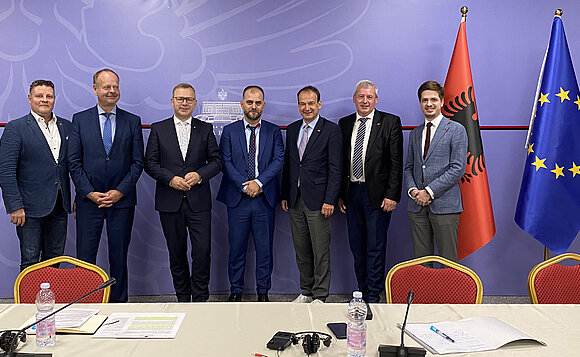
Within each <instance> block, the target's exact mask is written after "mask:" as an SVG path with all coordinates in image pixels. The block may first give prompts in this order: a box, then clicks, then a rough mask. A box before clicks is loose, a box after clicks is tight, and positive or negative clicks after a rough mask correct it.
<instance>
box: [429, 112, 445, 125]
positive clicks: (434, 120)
mask: <svg viewBox="0 0 580 357" xmlns="http://www.w3.org/2000/svg"><path fill="white" fill-rule="evenodd" d="M441 119H443V114H439V116H438V117H437V118H435V119H433V120H431V122H430V123H431V124H433V126H434V127H435V128H436V127H438V126H439V123H441ZM427 123H429V121H428V120H427V118H425V126H427Z"/></svg>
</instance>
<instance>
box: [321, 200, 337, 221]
mask: <svg viewBox="0 0 580 357" xmlns="http://www.w3.org/2000/svg"><path fill="white" fill-rule="evenodd" d="M320 213H322V215H323V216H324V218H329V217H330V216H332V214H333V213H334V206H333V205H329V204H328V203H323V204H322V209H321V210H320Z"/></svg>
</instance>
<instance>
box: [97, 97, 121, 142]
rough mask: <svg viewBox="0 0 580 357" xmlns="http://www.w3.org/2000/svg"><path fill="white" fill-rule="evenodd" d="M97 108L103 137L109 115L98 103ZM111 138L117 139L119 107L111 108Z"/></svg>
mask: <svg viewBox="0 0 580 357" xmlns="http://www.w3.org/2000/svg"><path fill="white" fill-rule="evenodd" d="M97 110H98V111H99V124H100V125H101V138H102V137H103V130H104V128H105V122H106V121H107V117H106V116H105V115H104V114H105V113H106V111H104V110H103V108H101V107H100V106H99V105H97ZM109 118H111V134H112V135H111V139H112V141H113V142H114V141H115V130H116V129H117V107H115V108H113V110H111V115H110V116H109Z"/></svg>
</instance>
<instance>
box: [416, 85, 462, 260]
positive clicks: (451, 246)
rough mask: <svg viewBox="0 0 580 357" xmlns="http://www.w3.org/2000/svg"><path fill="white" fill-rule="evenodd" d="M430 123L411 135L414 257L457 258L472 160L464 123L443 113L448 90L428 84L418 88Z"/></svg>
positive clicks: (423, 108)
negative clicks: (464, 180) (464, 179)
mask: <svg viewBox="0 0 580 357" xmlns="http://www.w3.org/2000/svg"><path fill="white" fill-rule="evenodd" d="M417 94H418V97H419V103H420V104H421V111H422V112H423V114H424V115H425V122H424V123H423V124H422V125H419V126H418V127H417V128H415V129H413V131H411V133H410V134H409V150H408V152H407V159H406V162H405V184H406V187H407V194H408V195H409V197H410V198H411V199H410V200H409V205H408V215H409V224H410V226H411V233H412V234H413V247H414V249H415V257H422V256H426V255H433V254H434V242H435V244H436V245H437V251H438V253H439V255H440V256H442V257H444V258H447V259H450V260H453V261H457V230H458V227H459V216H460V214H461V212H462V211H463V204H462V201H461V191H460V189H459V182H458V181H459V179H460V178H461V176H462V175H463V173H464V172H465V165H466V161H467V133H466V132H465V128H464V127H463V125H461V124H459V123H457V122H454V121H451V120H449V119H447V118H445V117H443V115H442V114H441V107H442V105H443V98H444V94H445V92H444V88H443V87H442V86H441V85H440V84H439V83H437V82H434V81H427V82H425V83H423V84H422V85H421V86H420V87H419V90H418V92H417Z"/></svg>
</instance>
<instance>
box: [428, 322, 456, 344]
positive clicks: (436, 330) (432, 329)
mask: <svg viewBox="0 0 580 357" xmlns="http://www.w3.org/2000/svg"><path fill="white" fill-rule="evenodd" d="M430 330H431V331H433V332H435V333H436V334H438V335H439V336H441V337H443V338H444V339H446V340H447V341H449V342H453V343H455V340H454V339H452V338H451V337H449V336H447V335H446V334H444V333H443V332H441V330H439V329H438V328H437V327H435V326H433V325H431V327H430Z"/></svg>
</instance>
